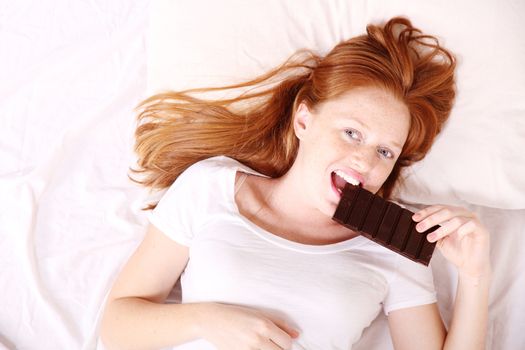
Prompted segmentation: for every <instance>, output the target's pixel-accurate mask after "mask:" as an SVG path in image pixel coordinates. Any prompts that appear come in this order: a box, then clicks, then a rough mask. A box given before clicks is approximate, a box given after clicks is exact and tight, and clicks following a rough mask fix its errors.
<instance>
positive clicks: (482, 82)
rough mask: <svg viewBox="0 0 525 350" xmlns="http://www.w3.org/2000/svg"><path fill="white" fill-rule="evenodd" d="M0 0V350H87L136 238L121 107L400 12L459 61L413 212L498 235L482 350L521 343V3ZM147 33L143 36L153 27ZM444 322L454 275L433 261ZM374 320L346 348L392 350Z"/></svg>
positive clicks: (136, 193)
mask: <svg viewBox="0 0 525 350" xmlns="http://www.w3.org/2000/svg"><path fill="white" fill-rule="evenodd" d="M153 5H154V6H153V7H152V11H151V15H150V13H149V6H150V1H147V0H127V1H124V0H112V1H102V0H99V1H95V0H93V1H89V2H80V1H65V0H48V1H45V2H39V1H36V0H35V1H11V2H7V1H6V2H2V3H0V52H1V55H0V63H1V64H0V77H1V79H0V96H1V97H0V126H1V127H2V131H3V132H2V137H1V138H0V198H1V201H0V290H1V293H2V294H1V295H2V298H1V302H0V344H1V345H0V349H3V348H7V349H15V348H16V349H94V348H96V343H97V322H98V317H99V314H100V310H101V307H102V304H103V301H104V297H105V295H106V293H107V292H108V289H109V287H110V285H111V283H112V280H113V278H114V277H115V275H116V273H117V271H118V270H119V269H120V267H121V266H122V264H123V263H124V262H125V260H126V258H127V257H128V256H129V255H130V254H131V253H132V251H133V250H134V248H135V247H136V245H137V244H138V243H139V242H140V240H141V237H142V235H143V234H144V229H145V227H146V218H145V214H144V212H142V211H141V210H140V208H141V207H142V206H143V205H144V203H145V202H146V198H147V196H148V193H147V192H146V191H144V190H143V189H141V188H139V187H138V186H136V185H135V184H133V183H132V182H131V181H129V180H128V178H127V170H128V167H130V166H132V165H133V164H134V155H133V153H132V145H133V131H134V126H135V119H134V118H135V116H134V113H133V108H134V106H135V105H136V104H137V103H138V102H139V101H140V100H141V99H142V98H144V97H146V96H147V95H148V94H149V93H152V92H155V91H159V90H162V89H166V88H185V87H194V86H200V85H203V84H204V85H210V84H224V83H229V82H233V81H240V80H243V79H244V78H248V77H252V76H253V75H255V74H258V73H260V72H261V71H263V70H265V69H267V68H270V67H272V66H274V65H275V64H277V63H279V62H281V61H282V60H283V59H284V58H286V57H287V56H288V55H289V54H291V53H292V52H293V51H294V50H296V49H298V48H302V47H309V48H314V49H317V50H319V51H320V52H325V51H326V50H328V49H329V48H330V47H331V46H332V45H333V44H334V43H335V42H337V41H339V40H341V39H344V38H347V37H350V36H353V35H356V34H359V33H362V32H363V31H364V29H365V25H366V23H368V22H369V21H375V20H380V19H386V18H388V17H391V16H392V15H397V14H406V15H408V16H409V17H410V18H411V19H412V20H413V22H414V24H415V25H416V26H419V27H420V28H421V29H423V30H424V31H428V32H430V33H434V34H436V35H438V36H439V37H441V38H443V40H444V43H445V44H446V46H447V47H449V48H450V49H452V50H453V51H455V52H457V53H458V58H459V67H458V91H459V94H458V100H457V104H456V108H455V109H454V112H453V114H452V116H451V120H450V123H449V124H448V125H447V127H446V128H445V131H444V132H443V134H442V135H441V136H440V137H439V139H438V142H437V143H436V145H435V147H434V148H433V149H432V151H431V153H430V154H429V155H428V157H427V158H426V159H425V160H424V161H423V162H422V163H421V164H419V165H417V166H415V167H413V169H411V171H410V172H409V173H408V176H409V178H408V185H409V188H410V190H408V189H405V190H403V191H402V192H401V198H402V199H403V200H404V201H405V202H407V203H410V204H414V205H417V204H416V203H436V202H443V203H456V204H461V205H466V206H468V207H470V208H471V209H472V210H474V211H475V212H477V213H478V215H479V216H480V218H481V220H482V221H483V222H485V223H486V225H487V226H488V227H489V229H490V231H491V234H492V237H493V249H492V252H491V257H492V261H493V266H494V283H493V287H492V290H491V303H490V323H489V334H488V339H487V348H488V349H492V350H500V349H509V350H513V349H523V348H525V333H524V332H523V328H524V326H525V312H524V311H525V301H524V298H523V297H522V296H523V295H525V274H524V272H523V271H524V270H525V254H524V253H523V251H524V248H525V239H524V235H525V152H524V151H523V149H524V146H525V66H524V65H523V63H522V62H525V36H524V34H525V24H524V23H523V21H521V18H522V17H523V15H524V14H525V3H524V2H522V1H519V0H504V1H495V0H494V1H483V2H474V1H459V2H454V3H452V2H446V3H445V2H440V1H428V2H425V3H424V4H423V3H422V2H418V1H415V0H413V1H401V0H394V1H386V0H385V1H366V0H359V1H358V0H355V1H354V0H352V1H343V0H339V1H338V0H330V1H327V0H304V1H292V0H288V1H280V0H264V1H263V0H251V1H243V0H222V1H215V0H193V1H190V0H183V1H181V0H179V1H166V0H163V1H156V2H154V3H153ZM148 29H149V30H150V31H149V32H148ZM432 267H433V269H434V271H435V279H436V286H437V288H438V295H439V300H440V301H439V304H440V308H441V310H442V313H443V315H444V317H445V319H446V320H447V321H448V320H449V319H450V306H451V302H452V298H453V295H454V294H453V293H454V288H455V286H454V273H453V272H452V271H451V270H450V268H449V266H447V264H446V263H444V261H443V260H442V258H441V257H440V256H439V255H436V256H435V257H434V258H433V261H432ZM390 347H391V345H390V342H389V339H388V330H387V329H386V328H385V324H384V319H383V318H381V317H380V318H379V319H378V320H377V321H376V322H375V323H374V324H373V325H372V326H371V327H370V329H369V330H367V332H366V333H365V336H364V338H363V339H362V341H361V342H360V344H359V345H358V346H357V347H356V348H357V349H372V350H374V349H389V348H390Z"/></svg>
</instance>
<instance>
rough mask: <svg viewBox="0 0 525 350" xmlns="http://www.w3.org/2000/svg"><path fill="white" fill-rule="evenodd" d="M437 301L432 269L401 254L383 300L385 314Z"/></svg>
mask: <svg viewBox="0 0 525 350" xmlns="http://www.w3.org/2000/svg"><path fill="white" fill-rule="evenodd" d="M436 301H437V298H436V291H435V288H434V279H433V276H432V269H431V268H430V267H427V266H424V265H421V264H418V263H415V262H413V261H411V260H409V259H407V258H405V257H403V256H399V257H398V259H397V268H396V271H395V274H394V276H393V278H392V280H391V281H390V283H389V290H388V294H387V296H386V298H385V300H384V302H383V309H384V312H385V314H386V315H388V314H389V313H390V312H391V311H394V310H399V309H404V308H408V307H414V306H419V305H425V304H432V303H435V302H436Z"/></svg>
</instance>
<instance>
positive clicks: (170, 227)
mask: <svg viewBox="0 0 525 350" xmlns="http://www.w3.org/2000/svg"><path fill="white" fill-rule="evenodd" d="M205 174H206V169H205V167H204V166H203V164H202V162H201V163H195V164H193V165H191V166H190V167H189V168H187V169H186V170H185V171H184V172H182V173H181V174H180V175H179V177H178V178H177V179H176V180H175V182H174V183H173V184H172V185H171V186H170V187H169V188H168V190H167V191H166V193H164V195H163V196H162V198H161V199H160V201H159V203H158V204H157V206H156V207H155V209H153V210H152V211H150V212H149V213H148V219H149V222H150V223H151V224H153V225H154V226H155V227H157V228H158V229H159V230H161V231H162V232H163V233H164V234H165V235H167V236H168V237H170V238H171V239H173V240H174V241H176V242H177V243H180V244H182V245H185V246H190V245H191V241H192V239H193V237H194V233H195V232H196V230H197V228H196V220H195V215H196V214H197V212H198V210H197V208H198V207H199V200H201V195H200V192H201V191H200V188H199V183H201V182H202V181H205V179H204V178H203V177H204V175H205Z"/></svg>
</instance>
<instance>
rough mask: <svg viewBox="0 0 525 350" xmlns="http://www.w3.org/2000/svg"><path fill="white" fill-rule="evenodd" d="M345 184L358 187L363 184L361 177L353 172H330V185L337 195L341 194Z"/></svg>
mask: <svg viewBox="0 0 525 350" xmlns="http://www.w3.org/2000/svg"><path fill="white" fill-rule="evenodd" d="M347 183H350V184H352V185H354V186H359V185H361V184H362V183H363V180H362V176H360V175H359V174H357V173H354V172H352V173H350V172H349V171H342V170H339V169H338V170H336V171H334V172H332V185H333V187H334V188H335V189H336V190H337V192H338V193H339V194H341V193H342V192H343V189H344V188H345V186H346V184H347Z"/></svg>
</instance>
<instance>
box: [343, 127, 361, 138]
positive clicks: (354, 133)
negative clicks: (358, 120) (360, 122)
mask: <svg viewBox="0 0 525 350" xmlns="http://www.w3.org/2000/svg"><path fill="white" fill-rule="evenodd" d="M345 133H346V134H347V135H348V136H349V137H350V138H351V139H353V140H361V134H360V133H359V131H357V130H354V129H346V130H345Z"/></svg>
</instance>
